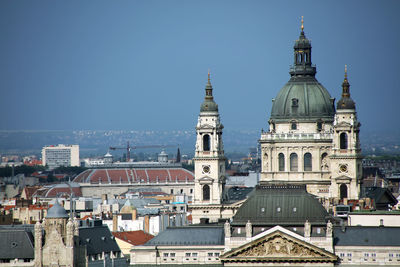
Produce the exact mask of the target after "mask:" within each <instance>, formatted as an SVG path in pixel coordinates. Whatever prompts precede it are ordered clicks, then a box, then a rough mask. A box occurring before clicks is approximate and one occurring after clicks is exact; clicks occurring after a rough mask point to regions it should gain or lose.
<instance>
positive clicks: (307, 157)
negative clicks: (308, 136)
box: [304, 153, 312, 171]
mask: <svg viewBox="0 0 400 267" xmlns="http://www.w3.org/2000/svg"><path fill="white" fill-rule="evenodd" d="M304 171H312V156H311V153H305V154H304Z"/></svg>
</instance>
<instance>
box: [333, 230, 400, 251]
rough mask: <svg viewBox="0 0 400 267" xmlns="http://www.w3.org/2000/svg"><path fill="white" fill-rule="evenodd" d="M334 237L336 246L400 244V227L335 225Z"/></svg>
mask: <svg viewBox="0 0 400 267" xmlns="http://www.w3.org/2000/svg"><path fill="white" fill-rule="evenodd" d="M342 229H344V230H342ZM333 237H334V241H333V242H334V245H335V246H400V238H399V237H400V227H379V226H378V227H372V226H349V227H345V228H341V227H334V229H333Z"/></svg>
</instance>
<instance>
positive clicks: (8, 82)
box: [0, 1, 400, 142]
mask: <svg viewBox="0 0 400 267" xmlns="http://www.w3.org/2000/svg"><path fill="white" fill-rule="evenodd" d="M288 3H289V2H270V1H251V2H240V1H218V2H212V1H202V2H189V3H188V2H184V1H168V2H161V1H146V2H136V1H123V2H118V3H114V2H113V3H111V2H109V1H96V2H95V3H94V2H78V1H72V2H65V3H61V2H57V3H55V2H52V1H44V2H41V4H40V5H39V4H37V3H35V2H28V1H22V2H15V1H3V2H2V3H0V7H1V8H0V14H1V16H0V31H1V32H2V33H3V42H2V43H1V44H0V55H1V57H2V58H3V61H2V62H1V63H0V88H1V89H0V90H1V95H2V98H1V102H0V110H1V111H2V113H3V114H8V115H6V116H2V118H1V124H0V125H1V126H0V129H1V130H23V129H32V130H41V129H48V130H76V129H103V130H107V129H122V130H129V129H154V130H160V129H166V130H171V129H192V128H194V127H195V124H196V120H197V114H198V112H199V108H200V104H201V102H202V100H203V98H204V88H205V85H206V82H207V71H208V69H210V70H211V83H212V84H213V87H214V96H215V101H216V102H217V104H218V105H219V107H220V114H221V116H222V121H223V124H224V125H225V128H226V129H251V130H253V129H261V128H264V129H268V123H267V121H268V119H269V116H270V110H271V107H272V102H271V100H272V98H275V97H276V95H277V93H278V92H279V90H280V88H282V87H283V86H284V84H285V83H286V82H287V81H288V80H289V77H290V75H289V73H288V72H289V67H290V65H291V64H293V44H294V40H295V39H297V38H298V36H299V33H300V20H301V16H304V26H305V29H304V31H305V34H306V36H307V37H308V38H309V39H310V40H311V41H312V46H313V51H312V53H313V57H312V61H313V64H315V65H316V67H317V76H316V77H317V79H318V81H319V82H320V83H321V84H322V85H324V87H326V88H327V89H328V91H329V92H330V94H331V96H332V97H334V98H336V101H337V100H338V99H339V98H340V95H341V83H342V81H343V74H344V65H345V64H347V65H348V75H349V82H350V85H351V87H350V92H351V95H352V98H353V99H354V101H355V102H356V107H357V112H358V116H359V120H360V121H361V123H362V128H361V131H364V130H367V131H368V130H374V129H382V130H396V131H398V130H400V127H399V126H398V124H396V123H394V124H393V123H388V122H395V121H398V119H397V117H396V104H397V99H398V98H399V97H400V95H399V91H398V90H396V89H397V88H399V85H400V84H399V81H398V80H397V79H396V77H397V73H398V72H399V70H400V68H399V65H398V63H397V62H398V61H399V59H400V55H399V54H398V53H396V52H397V47H399V45H400V37H399V35H398V34H395V33H396V32H397V28H396V26H398V25H400V18H399V17H398V16H397V14H396V11H397V10H398V7H400V4H399V3H398V2H396V1H385V2H384V3H383V4H382V3H381V2H377V1H352V2H350V3H348V2H344V1H339V2H328V3H320V2H318V1H306V2H305V4H304V5H302V6H297V5H292V6H289V5H288ZM361 142H362V140H361Z"/></svg>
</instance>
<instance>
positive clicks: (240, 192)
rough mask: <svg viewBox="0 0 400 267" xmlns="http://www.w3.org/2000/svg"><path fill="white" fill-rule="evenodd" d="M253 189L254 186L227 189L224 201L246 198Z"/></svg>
mask: <svg viewBox="0 0 400 267" xmlns="http://www.w3.org/2000/svg"><path fill="white" fill-rule="evenodd" d="M253 189H254V187H238V186H234V187H231V188H229V189H228V190H227V191H226V195H225V201H224V202H227V203H233V202H237V201H239V200H242V199H245V198H246V197H247V195H248V194H250V192H251V191H253Z"/></svg>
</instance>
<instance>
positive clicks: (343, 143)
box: [340, 133, 347, 149]
mask: <svg viewBox="0 0 400 267" xmlns="http://www.w3.org/2000/svg"><path fill="white" fill-rule="evenodd" d="M340 149H347V134H346V133H341V134H340Z"/></svg>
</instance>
